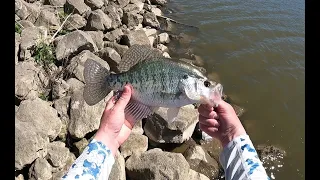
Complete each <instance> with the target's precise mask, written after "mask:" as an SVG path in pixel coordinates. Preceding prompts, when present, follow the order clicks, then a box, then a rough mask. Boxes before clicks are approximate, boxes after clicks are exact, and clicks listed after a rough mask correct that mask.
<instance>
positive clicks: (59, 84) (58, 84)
mask: <svg viewBox="0 0 320 180" xmlns="http://www.w3.org/2000/svg"><path fill="white" fill-rule="evenodd" d="M52 86H53V87H52V99H59V98H63V97H65V96H66V95H67V93H68V91H69V88H70V87H69V84H68V83H66V82H65V81H64V80H63V79H62V78H59V79H56V80H55V81H54V83H53V85H52Z"/></svg>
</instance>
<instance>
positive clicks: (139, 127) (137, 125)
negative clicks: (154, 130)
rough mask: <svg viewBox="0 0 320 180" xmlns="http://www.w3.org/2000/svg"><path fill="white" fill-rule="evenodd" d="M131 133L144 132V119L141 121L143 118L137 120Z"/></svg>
mask: <svg viewBox="0 0 320 180" xmlns="http://www.w3.org/2000/svg"><path fill="white" fill-rule="evenodd" d="M131 133H133V134H140V135H142V134H143V128H142V121H141V120H140V121H137V122H136V123H135V124H134V126H133V128H132V131H131Z"/></svg>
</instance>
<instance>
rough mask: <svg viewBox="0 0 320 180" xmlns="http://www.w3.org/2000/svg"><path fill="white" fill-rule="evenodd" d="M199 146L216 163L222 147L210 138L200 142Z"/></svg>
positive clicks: (218, 142)
mask: <svg viewBox="0 0 320 180" xmlns="http://www.w3.org/2000/svg"><path fill="white" fill-rule="evenodd" d="M200 144H201V147H202V148H203V149H205V150H206V152H208V154H209V155H210V156H211V157H213V158H214V159H215V160H216V161H219V159H220V154H221V153H222V150H223V147H222V144H221V142H220V141H219V140H218V139H216V138H212V139H210V140H208V141H200Z"/></svg>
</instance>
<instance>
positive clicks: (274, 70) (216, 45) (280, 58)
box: [166, 0, 305, 179]
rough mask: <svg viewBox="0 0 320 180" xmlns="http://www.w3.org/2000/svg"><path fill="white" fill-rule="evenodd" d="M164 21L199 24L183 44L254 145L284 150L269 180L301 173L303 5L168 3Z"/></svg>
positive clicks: (298, 1)
mask: <svg viewBox="0 0 320 180" xmlns="http://www.w3.org/2000/svg"><path fill="white" fill-rule="evenodd" d="M168 8H169V9H171V14H166V16H169V17H171V18H172V19H174V20H177V21H178V22H182V23H185V24H190V25H193V26H196V27H199V31H200V33H197V35H196V38H195V39H194V40H193V41H192V42H191V43H190V46H192V47H193V48H194V50H195V54H197V55H199V56H201V57H202V58H203V59H204V61H205V67H206V69H207V70H208V71H209V73H212V74H213V76H214V78H215V79H216V80H217V81H219V82H221V83H222V84H223V85H224V91H225V92H226V94H227V95H229V96H230V97H231V98H232V99H233V100H234V102H235V103H236V104H238V105H240V106H242V107H244V108H245V109H246V113H245V114H244V115H243V116H242V117H241V120H242V122H243V124H244V126H245V128H246V129H247V132H248V134H249V135H250V137H251V139H252V140H253V141H254V143H259V144H261V143H262V144H273V145H276V146H279V147H281V148H283V149H284V150H285V151H286V152H287V157H286V158H285V159H284V166H283V167H282V168H281V169H280V170H279V172H276V173H275V174H273V175H274V177H275V178H276V179H304V176H305V170H304V167H305V148H304V147H305V144H304V142H305V135H304V134H305V109H304V107H305V28H304V27H305V21H304V17H305V14H304V10H305V6H304V1H302V0H292V1H284V0H270V1H239V0H227V1H213V0H201V1H190V0H171V2H170V3H169V5H168Z"/></svg>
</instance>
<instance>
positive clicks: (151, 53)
mask: <svg viewBox="0 0 320 180" xmlns="http://www.w3.org/2000/svg"><path fill="white" fill-rule="evenodd" d="M155 57H163V55H162V53H161V51H160V50H158V49H155V48H152V47H150V46H147V45H138V44H135V45H132V46H131V47H130V48H129V49H128V50H127V51H126V52H125V53H124V55H123V57H122V60H121V61H120V63H119V65H118V69H119V71H120V72H126V71H128V70H129V69H130V68H131V67H132V66H134V65H136V64H137V63H139V62H142V61H145V60H148V59H152V58H155Z"/></svg>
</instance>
